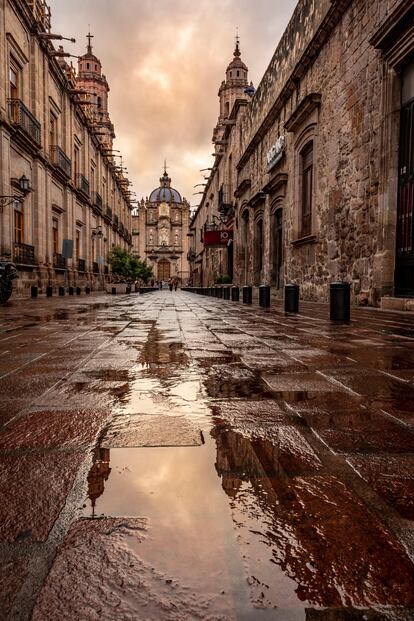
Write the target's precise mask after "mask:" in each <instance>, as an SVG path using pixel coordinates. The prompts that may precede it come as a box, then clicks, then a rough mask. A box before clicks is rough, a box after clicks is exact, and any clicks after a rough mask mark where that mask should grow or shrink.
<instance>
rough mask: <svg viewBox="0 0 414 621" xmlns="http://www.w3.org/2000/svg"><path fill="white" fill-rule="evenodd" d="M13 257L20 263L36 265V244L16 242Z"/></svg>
mask: <svg viewBox="0 0 414 621" xmlns="http://www.w3.org/2000/svg"><path fill="white" fill-rule="evenodd" d="M13 259H14V262H15V263H17V264H19V265H36V261H35V255H34V246H29V245H28V244H21V243H18V242H15V244H14V252H13Z"/></svg>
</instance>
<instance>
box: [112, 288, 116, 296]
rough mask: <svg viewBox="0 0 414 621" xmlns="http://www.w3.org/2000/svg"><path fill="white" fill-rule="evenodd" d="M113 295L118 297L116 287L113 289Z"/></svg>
mask: <svg viewBox="0 0 414 621" xmlns="http://www.w3.org/2000/svg"><path fill="white" fill-rule="evenodd" d="M112 295H116V287H112Z"/></svg>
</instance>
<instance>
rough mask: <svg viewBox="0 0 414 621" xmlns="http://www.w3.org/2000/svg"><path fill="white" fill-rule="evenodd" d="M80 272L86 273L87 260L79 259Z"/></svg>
mask: <svg viewBox="0 0 414 621" xmlns="http://www.w3.org/2000/svg"><path fill="white" fill-rule="evenodd" d="M78 272H86V261H85V259H78Z"/></svg>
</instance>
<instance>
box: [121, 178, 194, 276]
mask: <svg viewBox="0 0 414 621" xmlns="http://www.w3.org/2000/svg"><path fill="white" fill-rule="evenodd" d="M132 220H133V224H132V226H133V240H134V242H133V243H134V250H135V253H136V254H137V255H138V256H139V258H140V259H141V260H146V262H147V263H148V265H151V267H152V268H153V272H154V278H155V279H156V280H159V281H166V280H169V279H170V278H178V279H179V281H180V283H181V284H186V283H187V282H188V280H189V277H190V269H189V263H188V251H189V241H188V239H189V238H188V230H189V228H188V227H189V220H190V205H189V203H188V202H187V201H186V199H185V198H182V197H181V194H180V193H179V192H178V191H177V190H175V189H174V188H172V187H171V179H170V177H169V176H168V173H167V168H166V166H164V173H163V175H162V177H161V178H160V186H159V187H158V188H156V189H155V190H153V191H152V192H151V194H150V196H149V198H148V197H147V198H146V199H145V200H144V199H142V200H141V203H140V206H139V208H138V210H136V211H135V212H134V214H133V217H132Z"/></svg>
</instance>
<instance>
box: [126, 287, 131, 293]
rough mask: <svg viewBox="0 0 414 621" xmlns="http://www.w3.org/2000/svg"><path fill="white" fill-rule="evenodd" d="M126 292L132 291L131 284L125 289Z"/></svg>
mask: <svg viewBox="0 0 414 621" xmlns="http://www.w3.org/2000/svg"><path fill="white" fill-rule="evenodd" d="M125 293H131V285H128V286H127V288H126V290H125Z"/></svg>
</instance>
